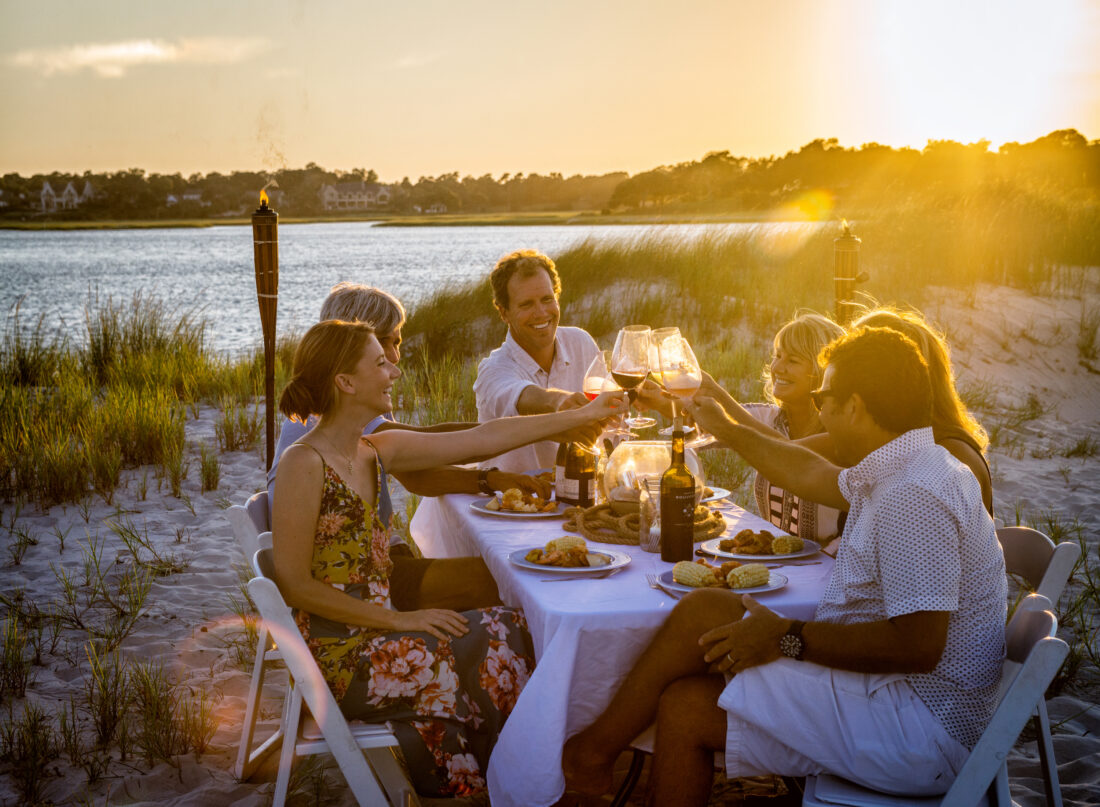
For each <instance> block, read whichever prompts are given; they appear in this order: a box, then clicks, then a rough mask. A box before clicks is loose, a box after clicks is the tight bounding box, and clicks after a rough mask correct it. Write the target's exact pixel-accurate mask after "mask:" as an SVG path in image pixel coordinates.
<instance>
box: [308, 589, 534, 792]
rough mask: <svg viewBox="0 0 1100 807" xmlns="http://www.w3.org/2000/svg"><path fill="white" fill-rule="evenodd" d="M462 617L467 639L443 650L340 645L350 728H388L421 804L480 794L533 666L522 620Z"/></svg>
mask: <svg viewBox="0 0 1100 807" xmlns="http://www.w3.org/2000/svg"><path fill="white" fill-rule="evenodd" d="M463 616H465V617H466V618H467V620H469V622H468V624H467V626H468V627H469V629H470V630H469V633H467V634H466V635H465V636H462V637H458V638H454V637H452V638H451V639H449V640H446V641H441V640H439V639H436V638H435V637H434V636H432V635H431V634H430V633H385V634H381V635H373V636H371V637H370V638H368V639H366V640H365V641H363V642H362V643H356V642H355V640H354V639H351V641H350V642H349V640H348V639H344V640H343V642H341V644H343V643H350V644H358V646H356V647H354V649H352V648H347V645H346V644H345V648H346V649H348V650H350V651H351V652H350V653H349V654H347V655H344V657H343V659H342V664H341V666H344V665H348V662H350V661H352V658H349V656H352V657H353V658H354V659H355V672H354V674H353V676H352V678H351V680H350V682H348V683H347V688H346V690H344V691H343V692H342V693H340V694H338V695H337V697H338V699H339V701H340V710H341V711H342V712H343V713H344V715H345V716H346V717H347V718H348V719H349V720H366V721H370V722H381V721H390V722H391V723H392V724H393V732H394V734H395V735H396V736H397V739H398V741H399V742H400V744H401V751H402V753H403V754H404V756H405V761H406V762H407V763H408V766H409V771H410V773H411V775H412V778H413V784H414V785H415V787H416V790H417V792H418V793H419V794H420V795H422V796H429V797H443V796H469V795H473V794H475V793H479V792H481V791H483V790H485V772H486V768H487V766H488V764H489V754H490V753H491V752H492V750H493V745H494V744H495V743H496V738H497V736H498V735H499V734H500V730H501V728H502V727H503V726H504V721H505V719H506V718H507V717H508V715H509V714H510V713H511V711H512V707H513V706H515V703H516V699H517V698H518V697H519V693H520V691H521V690H522V689H523V687H524V685H525V684H526V683H527V679H528V677H529V676H530V674H531V671H532V670H533V669H534V666H535V656H534V649H533V647H532V644H531V636H530V634H529V633H528V632H527V625H526V622H525V620H524V617H523V612H522V611H520V610H516V609H511V608H506V607H502V606H498V607H494V608H483V609H480V610H476V611H466V612H465V613H464V614H463ZM322 642H323V644H327V642H324V641H323V640H322ZM345 648H341V649H345ZM328 649H329V650H330V651H331V650H333V649H335V648H328ZM317 650H321V655H326V654H325V652H324V650H322V649H321V648H316V649H315V652H317ZM342 655H343V654H342ZM319 660H320V659H319Z"/></svg>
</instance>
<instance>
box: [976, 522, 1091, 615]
mask: <svg viewBox="0 0 1100 807" xmlns="http://www.w3.org/2000/svg"><path fill="white" fill-rule="evenodd" d="M997 540H998V541H1000V544H1001V550H1002V551H1003V552H1004V556H1005V570H1006V571H1007V572H1008V573H1009V574H1016V575H1019V576H1020V577H1022V578H1023V579H1024V580H1026V581H1027V584H1028V585H1029V586H1031V588H1033V589H1034V590H1035V593H1036V594H1042V595H1043V596H1044V597H1046V598H1047V599H1048V600H1050V603H1051V605H1052V606H1054V607H1055V608H1057V607H1058V599H1059V598H1060V597H1061V596H1062V590H1063V589H1064V588H1065V587H1066V582H1067V581H1068V580H1069V576H1070V574H1071V573H1072V572H1073V567H1074V566H1075V565H1076V563H1077V558H1078V557H1080V555H1081V547H1080V546H1078V545H1077V544H1075V543H1073V542H1072V541H1063V542H1062V543H1060V544H1055V543H1054V542H1053V541H1052V540H1050V538H1048V537H1047V536H1045V535H1043V533H1041V532H1039V531H1038V530H1033V529H1031V527H1001V528H1000V529H999V530H997Z"/></svg>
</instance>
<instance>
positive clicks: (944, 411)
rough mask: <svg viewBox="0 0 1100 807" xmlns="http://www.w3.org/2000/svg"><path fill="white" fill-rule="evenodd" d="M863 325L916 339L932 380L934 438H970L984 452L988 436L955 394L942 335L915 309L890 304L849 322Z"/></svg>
mask: <svg viewBox="0 0 1100 807" xmlns="http://www.w3.org/2000/svg"><path fill="white" fill-rule="evenodd" d="M864 326H866V327H874V328H890V329H892V330H895V331H897V332H898V333H901V334H904V335H905V336H908V337H909V338H910V339H912V340H913V341H914V342H916V343H917V347H918V348H920V352H921V355H922V356H924V360H925V361H926V362H927V363H928V373H929V376H930V377H931V381H932V431H933V432H934V434H935V437H936V439H937V440H940V439H943V438H954V439H956V440H959V439H961V440H963V441H964V442H973V443H974V444H976V445H977V447H978V449H979V451H981V452H982V453H984V452H985V450H986V448H987V447H988V446H989V437H988V435H986V433H985V429H983V428H982V426H981V424H980V423H978V421H977V420H976V419H975V418H974V416H973V415H972V414H970V410H968V409H967V408H966V404H964V403H963V402H962V399H961V398H960V397H959V391H958V389H957V387H956V386H955V374H954V371H953V370H952V368H951V349H950V348H949V347H948V345H947V339H946V337H944V335H943V334H942V333H941V332H939V331H938V330H936V329H934V328H933V327H932V326H931V325H930V324H929V323H928V321H927V320H926V319H925V318H924V317H922V316H921V315H920V313H919V312H916V311H902V310H900V309H897V308H893V307H891V306H882V307H880V308H876V309H873V310H871V311H868V312H867V313H866V314H864V315H863V316H861V317H860V318H859V319H858V320H856V321H855V322H854V323H853V324H852V327H853V328H858V327H864Z"/></svg>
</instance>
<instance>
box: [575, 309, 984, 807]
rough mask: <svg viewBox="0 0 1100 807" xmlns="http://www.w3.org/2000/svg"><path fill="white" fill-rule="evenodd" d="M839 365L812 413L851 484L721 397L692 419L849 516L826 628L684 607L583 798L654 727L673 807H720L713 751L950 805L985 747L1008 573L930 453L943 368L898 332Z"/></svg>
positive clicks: (623, 705) (600, 731)
mask: <svg viewBox="0 0 1100 807" xmlns="http://www.w3.org/2000/svg"><path fill="white" fill-rule="evenodd" d="M822 359H823V360H824V362H825V363H826V368H825V374H824V378H823V380H822V384H821V388H820V389H819V390H817V391H815V394H814V397H815V402H816V403H817V405H818V407H819V409H820V414H821V421H822V424H823V425H824V426H825V428H826V429H827V430H828V432H829V434H830V435H831V436H832V438H833V441H834V443H835V444H836V445H837V446H838V447H839V448H838V451H839V452H840V454H841V457H840V458H841V459H842V461H844V462H845V464H850V465H851V467H848V468H844V469H841V468H839V467H837V466H835V465H832V464H831V463H829V462H828V461H827V460H825V459H823V458H822V457H820V456H818V455H816V454H814V453H812V452H810V451H807V450H806V449H804V448H802V447H801V446H798V445H796V444H793V443H787V442H781V441H777V440H774V439H771V438H769V437H766V436H764V435H762V434H760V433H759V432H757V431H755V430H753V429H751V428H747V427H743V426H738V425H736V424H735V423H734V422H733V421H732V420H731V419H730V418H729V417H727V415H726V414H725V412H724V411H723V410H722V409H721V407H720V406H718V404H716V403H715V402H714V401H713V400H711V399H708V398H700V399H698V400H696V401H695V402H693V403H692V404H691V405H690V407H689V408H690V409H691V411H692V412H693V414H694V415H695V417H696V419H697V420H698V421H699V422H700V423H701V424H702V426H703V427H704V428H705V429H707V430H708V431H710V432H712V433H713V434H715V435H716V436H717V437H718V438H719V439H720V440H722V442H724V443H725V444H726V445H729V446H732V447H734V448H735V449H736V450H737V451H738V452H740V453H741V454H742V455H743V456H744V457H745V458H746V460H748V461H749V463H750V464H752V465H753V466H755V467H756V468H757V470H759V471H760V472H761V473H762V474H764V475H765V476H767V477H768V478H769V479H771V480H774V481H775V482H776V484H779V485H782V486H783V487H785V488H787V489H789V490H792V491H795V492H796V493H797V495H799V496H804V497H806V498H807V499H811V500H813V501H817V502H822V503H825V504H828V505H830V506H833V507H839V508H844V509H847V510H848V511H849V516H848V521H847V524H846V525H845V528H844V533H843V536H842V538H841V542H840V550H839V553H838V555H837V560H836V564H835V566H834V568H833V572H832V576H831V578H830V580H829V583H828V585H827V587H826V590H825V594H824V596H823V598H822V601H821V603H820V605H819V607H818V609H817V613H816V615H815V619H814V621H812V622H808V623H801V622H798V621H792V620H790V619H784V618H782V617H780V616H779V615H778V614H776V613H774V612H772V611H770V610H769V609H767V608H766V607H764V606H763V605H760V604H759V603H758V602H756V600H755V599H753V598H752V597H751V596H748V595H744V596H740V597H739V596H737V595H735V594H733V593H731V592H728V591H723V590H718V589H703V590H700V591H697V592H693V593H692V594H690V595H688V596H687V597H685V598H684V599H683V600H682V601H681V602H680V603H679V604H678V605H677V607H676V608H675V609H674V610H673V612H672V614H671V616H670V617H669V619H668V621H667V622H666V623H665V625H664V626H663V627H662V628H661V630H660V631H659V632H658V633H657V635H656V637H655V638H654V640H653V643H652V644H651V645H650V646H649V648H648V649H647V650H646V651H645V652H644V653H643V654H642V656H641V657H640V659H639V660H638V662H637V664H636V666H635V668H634V669H633V670H632V671H631V673H630V674H629V675H628V676H627V678H626V680H625V681H624V683H623V685H622V687H621V688H620V690H619V691H618V693H617V694H616V695H615V697H614V699H613V700H612V702H611V705H610V706H609V707H608V709H607V710H606V711H605V712H604V713H603V714H602V715H601V716H600V717H599V718H597V720H596V722H595V723H593V725H592V726H590V727H589V728H587V729H585V730H584V731H582V732H581V733H580V734H579V735H577V736H575V737H573V738H571V739H570V741H569V742H568V743H567V744H566V747H565V750H564V754H563V767H564V769H565V773H566V782H567V784H568V785H569V786H571V787H572V788H574V789H577V790H580V791H582V792H590V793H591V792H601V791H603V790H606V788H607V786H608V785H609V784H610V769H611V765H612V763H613V762H614V760H615V758H616V757H617V755H618V754H619V753H620V752H621V751H622V750H623V749H625V748H626V747H627V745H628V744H629V743H630V741H631V740H632V739H633V738H634V737H635V736H636V735H637V734H638V733H639V732H640V731H641V730H642V729H644V728H645V727H646V726H647V725H649V723H650V722H651V721H652V720H653V719H654V717H656V720H657V744H656V753H655V755H654V759H653V772H652V774H651V776H652V788H653V795H654V802H653V803H655V804H662V805H673V804H705V803H706V798H707V794H708V792H709V789H710V783H711V778H712V777H711V771H712V766H713V760H714V752H715V751H724V752H725V761H726V772H727V774H728V775H730V776H752V775H759V774H766V773H778V774H783V775H788V776H805V775H807V774H819V773H833V774H837V775H839V776H843V777H845V778H847V779H851V780H853V781H856V782H859V783H861V784H864V785H867V786H869V787H872V788H875V789H878V790H884V791H888V792H896V793H905V794H912V795H917V794H936V793H943V792H944V791H946V790H947V788H948V787H950V785H951V783H952V782H953V781H954V778H955V775H956V774H957V773H958V770H959V768H960V767H961V766H962V764H963V762H964V761H965V760H966V757H967V755H968V753H969V749H970V748H972V747H973V745H974V744H975V742H976V741H977V738H978V737H979V736H980V734H981V732H982V731H983V730H984V728H985V726H986V724H987V723H988V721H989V717H990V715H991V714H992V711H993V708H994V707H995V704H996V697H997V688H998V684H999V681H1000V673H1001V665H1002V661H1003V658H1004V622H1005V600H1006V579H1005V570H1004V558H1003V556H1002V554H1001V550H1000V545H999V544H998V543H997V536H996V532H995V530H994V527H993V522H992V521H991V519H990V517H989V514H988V512H987V511H986V509H985V507H984V506H983V504H982V497H981V490H980V489H979V487H978V483H977V480H976V479H975V478H974V475H973V474H972V473H970V472H969V471H968V470H967V468H966V467H965V466H964V465H962V464H960V463H959V462H958V461H957V460H955V459H954V458H953V457H951V455H950V454H948V453H947V451H945V450H944V449H943V448H941V447H939V446H937V445H935V443H934V441H933V439H932V429H931V423H932V414H931V410H932V407H931V400H932V393H931V386H930V383H929V380H928V370H927V365H926V364H925V362H924V360H923V358H922V357H921V355H920V352H919V350H918V349H917V347H916V345H915V344H914V343H913V342H912V341H910V340H909V339H908V338H907V337H905V336H902V335H901V334H899V333H896V332H894V331H889V330H886V329H881V328H865V329H860V330H857V331H855V332H853V333H850V334H848V335H846V336H843V337H841V338H840V339H838V340H837V341H835V342H833V343H832V344H831V345H830V346H828V347H827V348H825V350H824V351H823V352H822ZM746 612H747V613H746ZM715 673H719V675H716V674H715ZM731 676H732V677H731Z"/></svg>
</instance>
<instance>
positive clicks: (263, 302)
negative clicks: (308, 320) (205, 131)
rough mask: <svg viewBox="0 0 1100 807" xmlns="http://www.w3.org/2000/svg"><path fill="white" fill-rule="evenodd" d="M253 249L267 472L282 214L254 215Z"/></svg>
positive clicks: (261, 210) (263, 200) (262, 209)
mask: <svg viewBox="0 0 1100 807" xmlns="http://www.w3.org/2000/svg"><path fill="white" fill-rule="evenodd" d="M252 246H253V251H254V257H255V263H256V298H257V300H258V301H259V304H260V325H261V326H262V327H263V332H264V396H265V399H266V402H267V470H271V462H272V460H273V458H274V456H275V311H276V309H277V307H278V302H279V214H278V213H276V212H275V211H274V210H272V209H271V208H270V207H268V206H267V196H266V195H265V194H261V196H260V206H259V207H258V208H257V209H256V212H255V213H253V214H252Z"/></svg>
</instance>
